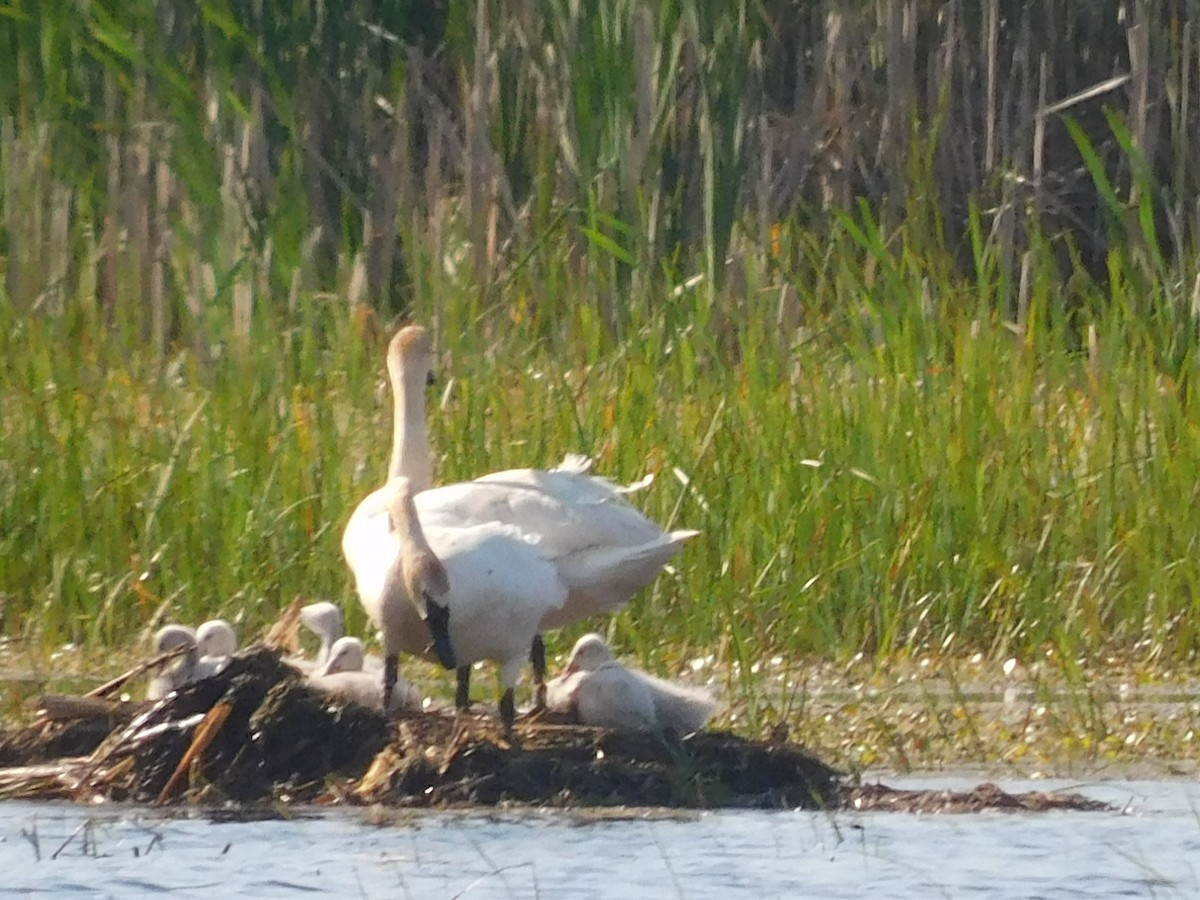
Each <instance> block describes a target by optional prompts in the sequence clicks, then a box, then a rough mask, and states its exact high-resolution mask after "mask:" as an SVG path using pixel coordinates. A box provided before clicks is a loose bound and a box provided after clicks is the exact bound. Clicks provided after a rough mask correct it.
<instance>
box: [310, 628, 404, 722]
mask: <svg viewBox="0 0 1200 900" xmlns="http://www.w3.org/2000/svg"><path fill="white" fill-rule="evenodd" d="M366 658H367V655H366V648H365V647H364V646H363V642H362V641H361V640H359V639H358V638H356V637H342V638H338V639H337V640H336V641H334V643H333V647H332V648H331V651H330V653H329V658H328V659H327V660H326V661H325V662H324V664H322V665H321V666H319V667H318V668H317V669H316V670H315V671H314V672H313V673H312V674H311V675H309V676H308V683H309V684H310V685H311V686H312V687H314V688H316V689H317V690H319V691H321V692H323V693H326V694H330V695H332V696H335V697H342V698H343V699H347V700H353V701H354V702H355V703H359V704H361V705H363V706H370V707H374V708H375V709H380V708H382V707H383V682H382V680H381V679H380V677H379V673H378V672H367V671H364V670H363V664H364V662H365V660H366ZM420 709H421V694H420V692H419V691H418V690H417V689H416V687H415V686H413V685H412V684H410V683H409V682H407V681H405V680H404V679H399V680H398V681H397V684H396V687H395V689H394V691H393V693H392V696H391V700H390V702H389V703H388V711H389V712H395V711H397V710H411V711H416V710H420Z"/></svg>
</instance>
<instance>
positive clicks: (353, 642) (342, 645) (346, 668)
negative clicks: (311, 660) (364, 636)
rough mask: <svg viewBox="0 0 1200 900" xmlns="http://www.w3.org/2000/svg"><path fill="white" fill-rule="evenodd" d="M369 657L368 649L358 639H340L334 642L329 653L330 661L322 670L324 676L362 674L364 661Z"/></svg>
mask: <svg viewBox="0 0 1200 900" xmlns="http://www.w3.org/2000/svg"><path fill="white" fill-rule="evenodd" d="M366 657H367V648H366V646H364V644H363V642H362V641H360V640H359V639H358V638H356V637H343V638H338V639H337V640H336V641H334V642H333V647H332V648H331V649H330V651H329V661H328V662H327V663H325V667H324V668H323V669H322V670H321V672H320V674H322V675H332V674H333V673H334V672H361V671H362V668H363V661H364V660H365V659H366Z"/></svg>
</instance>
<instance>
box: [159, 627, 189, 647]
mask: <svg viewBox="0 0 1200 900" xmlns="http://www.w3.org/2000/svg"><path fill="white" fill-rule="evenodd" d="M195 646H196V632H194V631H192V629H190V628H188V627H187V626H186V625H164V626H163V627H162V628H160V629H158V633H157V634H155V635H154V650H155V652H156V653H169V652H170V651H172V650H174V649H175V648H176V647H195Z"/></svg>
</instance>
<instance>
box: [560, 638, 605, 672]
mask: <svg viewBox="0 0 1200 900" xmlns="http://www.w3.org/2000/svg"><path fill="white" fill-rule="evenodd" d="M612 661H613V654H612V651H611V650H610V649H608V644H606V643H604V638H602V637H600V635H598V634H585V635H584V636H583V637H581V638H580V639H579V640H577V641H576V642H575V646H574V647H573V648H572V649H571V658H570V659H569V660H568V661H567V669H566V674H568V675H569V674H571V673H572V672H594V671H595V670H596V669H598V668H600V667H601V666H602V665H604V664H605V663H610V662H612Z"/></svg>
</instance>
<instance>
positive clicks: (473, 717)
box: [0, 648, 1096, 811]
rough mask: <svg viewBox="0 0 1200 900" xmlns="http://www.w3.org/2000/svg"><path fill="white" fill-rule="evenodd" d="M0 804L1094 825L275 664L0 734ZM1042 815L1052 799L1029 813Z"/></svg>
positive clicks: (984, 793)
mask: <svg viewBox="0 0 1200 900" xmlns="http://www.w3.org/2000/svg"><path fill="white" fill-rule="evenodd" d="M0 767H3V768H0V798H24V799H34V798H38V799H48V798H69V799H75V800H87V801H93V800H95V799H96V798H104V799H111V800H122V801H133V802H139V803H159V804H165V803H188V802H191V803H209V804H211V803H218V802H226V801H233V802H235V803H239V804H243V805H246V804H251V805H252V804H261V803H278V802H285V803H291V802H297V803H329V802H343V803H351V804H385V805H388V806H402V807H432V808H443V807H461V806H492V805H496V804H502V803H503V804H512V805H538V806H561V807H595V806H601V807H603V806H664V807H684V808H686V807H699V808H714V807H749V808H763V809H768V808H796V807H803V808H822V809H829V808H847V809H913V810H922V811H924V810H934V809H941V810H945V811H968V810H974V809H982V808H1001V809H1029V810H1036V809H1041V808H1051V807H1052V808H1077V809H1088V808H1094V807H1095V806H1096V804H1093V803H1092V801H1088V800H1086V798H1082V797H1072V796H1071V795H1053V801H1052V802H1051V801H1050V800H1044V801H1042V802H1041V805H1039V802H1037V801H1033V800H1028V799H1027V798H1029V797H1031V796H1032V795H1016V796H1014V795H1009V794H1005V793H1004V792H1003V791H1000V790H999V789H998V788H994V787H993V786H981V787H980V788H977V789H976V790H975V791H974V792H967V793H965V794H957V795H956V794H951V793H949V792H943V791H928V792H912V791H893V790H892V789H891V788H887V787H886V786H883V785H876V786H873V787H863V786H851V785H848V784H846V783H845V781H844V780H843V778H842V776H841V775H840V773H838V772H837V771H836V770H834V769H833V768H831V767H830V766H828V765H826V764H825V763H824V762H822V761H821V760H819V759H817V758H816V757H815V756H813V755H811V754H810V753H808V752H806V751H805V750H804V749H803V748H801V747H799V746H797V745H795V744H792V743H788V742H787V741H786V740H778V741H755V740H749V739H746V738H742V737H738V736H736V735H732V734H727V733H720V732H701V733H697V734H694V735H691V736H689V737H686V738H682V739H678V738H673V737H669V736H668V737H663V736H658V735H650V734H634V733H619V732H613V731H608V730H605V729H598V728H588V727H583V726H578V725H571V724H565V723H560V722H555V721H552V720H551V719H550V717H542V718H539V719H529V720H525V721H518V723H517V726H516V728H515V730H514V733H513V735H512V737H511V739H510V738H509V736H507V735H506V734H505V733H504V730H503V729H502V727H501V726H500V724H499V722H497V721H496V720H495V719H494V718H491V717H490V716H487V715H484V714H457V713H448V712H438V711H432V712H425V713H421V714H416V715H412V716H408V717H405V718H400V719H398V720H389V719H388V718H386V717H385V716H384V715H383V714H382V713H380V712H378V711H376V710H373V709H368V708H366V707H362V706H358V705H356V704H354V703H349V702H344V701H340V700H335V699H331V698H330V697H328V696H325V695H323V694H321V693H319V692H316V691H314V690H312V689H311V688H309V687H308V686H307V685H306V684H305V683H304V682H303V680H302V679H301V678H300V677H299V676H297V675H296V674H295V672H294V671H293V670H292V669H291V668H289V667H288V666H286V665H285V664H283V663H282V662H281V661H280V659H279V653H278V651H276V650H271V649H266V648H257V649H252V650H250V651H248V652H246V653H244V654H241V655H239V656H237V657H235V658H234V659H233V660H232V661H231V662H230V664H229V665H228V666H227V667H226V668H225V669H224V670H223V671H222V672H221V673H220V674H219V675H216V676H214V677H212V678H208V679H205V680H203V681H198V682H196V683H194V684H192V685H189V686H188V687H186V688H184V689H182V690H180V691H177V692H176V693H174V694H172V695H170V696H169V697H167V698H165V699H164V700H161V701H157V702H153V703H151V702H146V703H132V702H129V703H119V702H113V701H107V700H103V699H96V698H57V699H56V700H55V702H50V698H47V702H46V703H45V712H44V713H43V716H42V718H40V719H39V720H38V721H36V722H34V723H33V724H32V725H29V726H27V727H25V728H22V729H19V730H15V731H11V732H8V733H0ZM1039 796H1040V797H1047V796H1049V795H1039Z"/></svg>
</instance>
